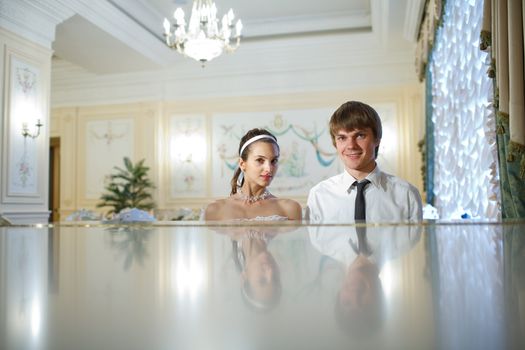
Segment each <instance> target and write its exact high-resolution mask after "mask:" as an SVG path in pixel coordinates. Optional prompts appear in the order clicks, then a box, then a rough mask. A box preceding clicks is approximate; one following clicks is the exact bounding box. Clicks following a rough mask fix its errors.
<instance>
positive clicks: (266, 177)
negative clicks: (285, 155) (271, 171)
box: [261, 175, 273, 181]
mask: <svg viewBox="0 0 525 350" xmlns="http://www.w3.org/2000/svg"><path fill="white" fill-rule="evenodd" d="M261 177H262V178H263V179H265V180H266V181H269V180H271V179H272V177H273V176H272V175H261Z"/></svg>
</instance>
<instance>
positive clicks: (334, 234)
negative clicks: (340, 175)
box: [309, 226, 421, 338]
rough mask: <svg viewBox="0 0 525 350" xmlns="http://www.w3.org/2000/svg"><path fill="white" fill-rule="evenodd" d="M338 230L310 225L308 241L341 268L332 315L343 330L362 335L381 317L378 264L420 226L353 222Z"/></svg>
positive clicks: (399, 250)
mask: <svg viewBox="0 0 525 350" xmlns="http://www.w3.org/2000/svg"><path fill="white" fill-rule="evenodd" d="M341 230H342V228H340V227H337V228H329V227H328V228H327V227H324V228H321V227H310V228H309V233H310V241H311V243H312V245H313V246H314V247H315V248H316V249H317V250H318V251H319V252H320V253H321V254H323V255H324V256H328V257H330V258H332V259H334V260H336V261H337V262H338V263H339V264H340V265H341V267H342V268H344V270H345V272H344V274H343V280H342V281H341V283H340V287H339V289H338V291H337V295H336V298H335V302H334V312H335V318H336V321H337V323H338V325H339V326H340V327H341V328H342V329H343V330H344V331H346V332H348V333H350V334H351V335H353V336H356V337H360V338H363V337H366V336H369V335H371V334H373V333H375V332H377V331H378V330H379V329H381V328H382V325H383V322H384V319H385V294H384V291H383V281H382V276H381V275H382V268H383V267H384V265H385V263H386V262H387V261H389V260H392V259H395V258H398V257H400V256H402V255H404V254H405V253H407V252H408V251H409V250H410V249H411V248H412V247H413V246H414V245H415V244H416V243H417V242H418V241H419V239H420V236H421V228H420V227H417V226H400V227H368V228H367V227H359V226H357V227H350V228H347V229H346V231H343V232H342V231H341Z"/></svg>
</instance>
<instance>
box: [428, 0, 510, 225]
mask: <svg viewBox="0 0 525 350" xmlns="http://www.w3.org/2000/svg"><path fill="white" fill-rule="evenodd" d="M442 11H443V14H442V18H441V24H440V26H439V27H438V29H437V32H436V36H435V39H434V40H435V41H434V46H433V49H432V53H431V55H430V59H429V62H428V70H427V72H428V73H427V74H429V75H430V76H428V77H427V79H431V84H428V86H429V88H430V90H431V91H427V95H430V96H429V97H430V99H431V118H430V119H429V120H427V123H431V125H432V129H433V143H434V157H433V159H429V160H428V161H429V162H432V161H433V171H434V173H433V195H434V205H435V207H436V208H437V209H438V211H439V213H440V217H441V218H443V219H450V218H461V217H464V218H465V217H473V218H484V219H496V218H498V216H499V213H500V212H499V205H498V191H499V186H498V185H499V182H498V174H497V147H496V133H495V129H496V125H495V115H494V110H493V108H491V105H492V103H491V101H490V100H491V99H492V96H493V90H492V81H491V79H490V78H489V77H488V76H487V74H486V72H487V69H488V67H490V56H489V55H488V54H487V53H486V52H483V51H480V50H479V33H480V31H481V22H482V17H483V16H482V15H483V1H482V0H477V1H447V2H445V4H444V8H443V10H442ZM427 130H429V129H428V128H427ZM430 168H432V167H430Z"/></svg>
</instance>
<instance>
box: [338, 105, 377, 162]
mask: <svg viewBox="0 0 525 350" xmlns="http://www.w3.org/2000/svg"><path fill="white" fill-rule="evenodd" d="M329 127H330V136H331V138H332V144H333V145H334V146H335V137H336V135H337V133H338V132H339V131H341V130H345V131H352V130H355V129H364V128H370V129H372V133H373V134H374V137H375V138H376V140H381V137H382V136H383V128H382V126H381V118H379V114H377V112H376V110H375V109H373V108H372V107H370V106H369V105H367V104H366V103H363V102H359V101H348V102H345V103H343V104H342V105H341V106H340V107H339V108H338V109H337V110H336V111H335V112H334V114H332V117H331V118H330V123H329ZM378 152H379V146H377V147H376V149H375V156H376V158H377V154H378Z"/></svg>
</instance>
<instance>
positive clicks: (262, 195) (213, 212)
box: [204, 129, 302, 220]
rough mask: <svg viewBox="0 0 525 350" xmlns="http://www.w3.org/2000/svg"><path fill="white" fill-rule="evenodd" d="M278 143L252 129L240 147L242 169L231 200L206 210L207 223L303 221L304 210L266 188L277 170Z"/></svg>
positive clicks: (263, 133)
mask: <svg viewBox="0 0 525 350" xmlns="http://www.w3.org/2000/svg"><path fill="white" fill-rule="evenodd" d="M278 161H279V145H278V144H277V139H276V138H275V136H273V135H272V134H271V133H270V132H269V131H267V130H265V129H252V130H250V131H248V132H247V133H246V135H244V136H243V137H242V138H241V142H240V144H239V168H237V170H236V171H235V173H234V175H233V178H232V180H231V186H232V189H231V193H230V196H229V197H228V198H225V199H219V200H217V201H215V202H213V203H211V204H210V205H208V206H207V208H206V210H205V212H204V219H205V220H301V218H302V211H301V206H300V204H299V203H297V202H296V201H294V200H291V199H283V198H277V197H275V196H274V195H272V194H271V193H270V192H269V191H268V189H267V187H268V186H269V185H270V183H271V182H272V180H273V178H274V176H275V174H276V172H277V168H278Z"/></svg>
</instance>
